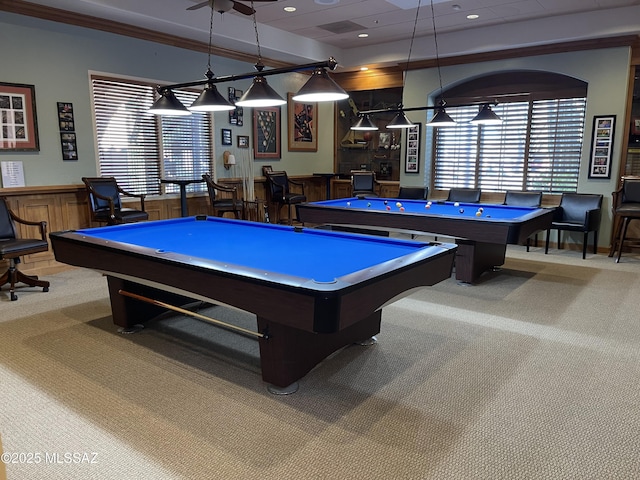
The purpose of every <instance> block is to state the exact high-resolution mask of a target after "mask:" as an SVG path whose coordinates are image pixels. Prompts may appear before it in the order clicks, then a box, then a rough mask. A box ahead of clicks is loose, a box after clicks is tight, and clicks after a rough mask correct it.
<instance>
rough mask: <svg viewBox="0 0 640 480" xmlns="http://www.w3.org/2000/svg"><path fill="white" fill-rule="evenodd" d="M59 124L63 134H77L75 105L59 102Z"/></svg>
mask: <svg viewBox="0 0 640 480" xmlns="http://www.w3.org/2000/svg"><path fill="white" fill-rule="evenodd" d="M58 122H59V127H60V131H61V132H75V130H76V126H75V122H74V120H73V103H69V102H58Z"/></svg>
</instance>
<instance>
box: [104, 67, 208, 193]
mask: <svg viewBox="0 0 640 480" xmlns="http://www.w3.org/2000/svg"><path fill="white" fill-rule="evenodd" d="M92 86H93V102H94V109H95V118H96V135H97V139H98V161H99V174H100V175H103V176H113V177H116V179H117V180H118V184H119V185H121V186H122V187H123V188H124V189H125V190H129V191H131V192H133V193H146V194H148V195H154V194H156V195H157V194H160V193H161V184H160V178H162V177H164V176H175V177H189V178H200V177H201V176H202V174H203V173H210V172H211V169H212V165H211V161H210V159H211V158H212V156H213V155H212V153H213V136H212V131H213V126H212V120H211V116H210V115H208V114H207V115H202V114H193V115H190V116H188V117H172V116H163V117H160V116H156V115H153V114H151V113H149V111H148V110H149V108H150V107H151V105H152V104H153V102H154V101H155V99H156V93H155V86H153V85H151V84H144V83H135V82H131V81H128V80H118V79H112V78H103V77H92ZM175 93H176V97H177V98H178V99H179V100H180V101H181V102H183V104H186V105H189V104H190V103H191V102H192V101H193V100H194V99H195V98H196V97H197V95H198V94H197V93H194V92H187V91H176V92H175ZM162 187H164V189H165V192H166V193H177V192H178V188H179V187H178V186H177V185H173V184H162ZM187 189H188V191H205V189H206V186H205V185H204V184H200V183H196V184H191V185H189V186H188V187H187Z"/></svg>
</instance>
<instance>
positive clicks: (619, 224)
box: [609, 177, 640, 263]
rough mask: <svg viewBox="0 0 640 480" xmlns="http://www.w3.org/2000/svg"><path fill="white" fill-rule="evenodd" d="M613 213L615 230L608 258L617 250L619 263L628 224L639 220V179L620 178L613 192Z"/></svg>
mask: <svg viewBox="0 0 640 480" xmlns="http://www.w3.org/2000/svg"><path fill="white" fill-rule="evenodd" d="M613 212H614V224H615V225H616V228H615V229H614V238H613V241H612V242H611V251H610V252H609V256H610V257H611V256H613V254H614V253H615V251H616V250H617V251H618V256H617V257H616V263H619V262H620V256H621V255H622V249H623V248H624V241H625V238H626V236H627V228H628V227H629V223H630V222H631V220H634V219H640V177H623V178H622V185H621V186H620V188H619V189H618V190H616V191H615V192H613Z"/></svg>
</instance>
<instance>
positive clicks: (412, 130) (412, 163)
mask: <svg viewBox="0 0 640 480" xmlns="http://www.w3.org/2000/svg"><path fill="white" fill-rule="evenodd" d="M421 131H422V124H420V123H417V124H416V125H414V126H413V127H409V128H408V129H407V133H406V150H405V152H406V153H405V160H404V172H405V173H420V132H421Z"/></svg>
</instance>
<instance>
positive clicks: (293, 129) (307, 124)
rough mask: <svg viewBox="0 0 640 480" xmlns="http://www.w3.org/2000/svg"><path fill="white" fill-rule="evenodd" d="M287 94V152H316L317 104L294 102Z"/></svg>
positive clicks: (290, 94)
mask: <svg viewBox="0 0 640 480" xmlns="http://www.w3.org/2000/svg"><path fill="white" fill-rule="evenodd" d="M292 96H293V94H292V93H291V92H289V93H288V94H287V112H288V117H287V119H288V124H287V125H288V130H289V151H290V152H317V151H318V104H317V103H315V102H312V103H311V102H310V103H304V102H296V101H294V100H293V99H292V98H291V97H292Z"/></svg>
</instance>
